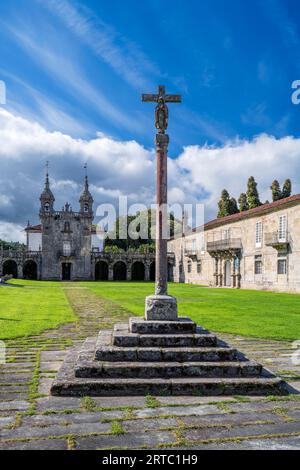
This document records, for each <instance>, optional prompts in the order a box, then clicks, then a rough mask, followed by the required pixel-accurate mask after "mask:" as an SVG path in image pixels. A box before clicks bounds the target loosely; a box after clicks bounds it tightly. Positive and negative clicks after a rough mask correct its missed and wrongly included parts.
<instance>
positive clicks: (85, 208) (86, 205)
mask: <svg viewBox="0 0 300 470" xmlns="http://www.w3.org/2000/svg"><path fill="white" fill-rule="evenodd" d="M84 169H85V177H84V187H83V191H82V193H81V195H80V199H79V203H80V213H81V214H82V215H83V216H85V217H90V218H93V202H94V200H93V197H92V195H91V193H90V191H89V180H88V175H87V165H85V166H84Z"/></svg>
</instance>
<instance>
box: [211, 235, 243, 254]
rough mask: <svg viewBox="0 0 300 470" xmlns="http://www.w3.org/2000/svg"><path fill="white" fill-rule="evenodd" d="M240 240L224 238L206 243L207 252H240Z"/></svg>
mask: <svg viewBox="0 0 300 470" xmlns="http://www.w3.org/2000/svg"><path fill="white" fill-rule="evenodd" d="M241 248H242V240H241V239H240V238H226V239H224V240H214V241H212V242H207V251H208V252H211V251H227V250H241Z"/></svg>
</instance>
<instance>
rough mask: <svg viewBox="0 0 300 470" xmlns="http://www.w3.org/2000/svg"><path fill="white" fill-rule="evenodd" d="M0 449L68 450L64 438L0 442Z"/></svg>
mask: <svg viewBox="0 0 300 470" xmlns="http://www.w3.org/2000/svg"><path fill="white" fill-rule="evenodd" d="M0 450H68V441H67V440H66V439H45V440H34V441H26V442H8V443H1V442H0Z"/></svg>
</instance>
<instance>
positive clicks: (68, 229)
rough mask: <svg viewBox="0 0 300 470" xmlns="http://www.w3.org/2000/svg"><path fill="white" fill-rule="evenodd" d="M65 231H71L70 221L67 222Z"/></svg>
mask: <svg viewBox="0 0 300 470" xmlns="http://www.w3.org/2000/svg"><path fill="white" fill-rule="evenodd" d="M64 231H65V232H70V222H65V229H64Z"/></svg>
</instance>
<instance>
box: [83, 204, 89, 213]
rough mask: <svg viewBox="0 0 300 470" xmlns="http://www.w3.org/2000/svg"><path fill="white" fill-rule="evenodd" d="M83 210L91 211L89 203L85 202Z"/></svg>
mask: <svg viewBox="0 0 300 470" xmlns="http://www.w3.org/2000/svg"><path fill="white" fill-rule="evenodd" d="M83 210H84V212H88V211H89V205H88V204H84V208H83Z"/></svg>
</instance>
